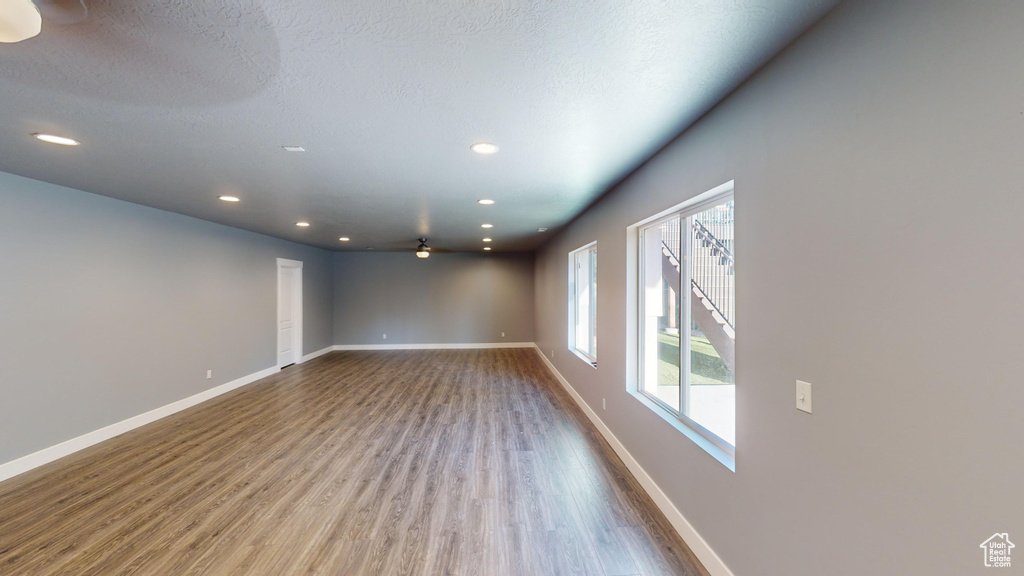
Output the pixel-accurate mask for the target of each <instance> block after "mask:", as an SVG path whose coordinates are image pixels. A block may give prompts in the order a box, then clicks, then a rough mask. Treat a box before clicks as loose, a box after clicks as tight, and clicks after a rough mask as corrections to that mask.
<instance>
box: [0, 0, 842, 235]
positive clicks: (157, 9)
mask: <svg viewBox="0 0 1024 576" xmlns="http://www.w3.org/2000/svg"><path fill="white" fill-rule="evenodd" d="M836 3H837V1H836V0H805V1H796V0H730V1H725V0H702V1H683V0H677V1H656V0H643V1H639V0H638V1H632V2H627V1H624V0H589V1H563V2H549V1H541V0H439V1H426V0H420V1H410V0H346V1H337V0H293V1H290V2H255V1H252V0H135V1H128V0H124V1H116V0H86V5H87V6H88V11H89V12H88V17H87V18H85V19H84V20H81V21H79V22H75V23H72V24H66V25H62V24H57V23H54V22H55V21H54V20H51V21H49V22H47V21H44V23H43V32H42V33H41V34H40V35H39V36H38V37H36V38H33V39H31V40H28V41H25V42H22V43H19V44H0V170H3V171H5V172H11V173H14V174H20V175H23V176H28V177H30V178H36V179H39V180H44V181H48V182H54V183H57V184H62V185H66V186H71V187H73V188H78V189H81V190H86V191H89V192H94V193H97V194H103V195H106V196H111V197H114V198H120V199H123V200H128V201H131V202H137V203H139V204H145V205H148V206H154V207H157V208H162V209H165V210H170V211H173V212H179V213H182V214H188V215H191V216H196V217H199V218H203V219H206V220H211V221H214V222H220V223H223V224H227V225H230V226H236V227H239V228H244V229H247V230H252V231H255V232H261V233H265V234H269V235H272V236H277V237H280V238H286V239H290V240H295V241H298V242H303V243H306V244H311V245H316V246H321V247H324V248H329V249H335V250H337V249H365V248H366V247H368V246H372V247H374V248H376V249H385V250H386V249H395V248H399V247H404V248H412V247H414V246H415V244H416V242H415V238H416V237H418V236H421V235H425V236H428V237H430V239H431V245H433V246H435V247H439V248H449V249H455V250H467V251H468V250H473V251H475V250H479V249H480V247H481V246H482V244H481V242H480V239H481V238H482V237H483V236H484V234H482V232H484V231H483V230H481V228H480V224H481V223H482V222H491V223H493V224H494V229H493V230H491V231H490V232H488V234H487V235H489V236H492V237H493V238H494V240H495V241H494V243H493V246H494V249H495V250H498V251H507V250H532V249H534V248H536V247H537V246H538V245H539V244H540V243H542V242H543V241H544V239H545V237H546V235H545V234H538V233H537V228H538V227H547V228H550V229H551V231H552V232H553V231H555V230H556V229H557V227H558V226H560V225H562V224H564V223H566V222H567V221H568V220H570V219H571V218H572V217H574V216H575V215H576V214H578V213H579V212H580V211H581V210H582V209H583V208H584V207H585V206H587V205H588V204H589V203H590V202H592V201H593V200H594V199H595V198H596V197H597V196H598V195H600V194H601V193H602V192H604V191H605V190H606V189H607V188H608V187H609V186H610V185H611V184H613V183H614V182H616V181H617V180H619V179H621V178H622V177H623V176H625V175H626V174H628V173H629V172H630V171H631V170H633V169H634V168H636V167H637V166H638V165H639V164H640V163H641V162H642V161H643V160H645V159H646V158H647V157H649V156H650V155H651V154H652V153H653V152H654V151H656V150H657V149H659V148H660V147H661V146H663V145H664V144H665V143H667V142H668V141H669V140H670V139H671V138H672V137H673V136H674V135H676V134H677V133H678V132H679V131H680V130H681V129H682V128H684V127H685V126H687V125H688V124H689V123H691V122H693V121H694V120H695V119H696V118H697V117H699V116H700V115H701V114H702V113H704V112H705V111H707V110H708V109H709V108H710V107H711V106H712V105H714V104H715V103H716V102H717V101H719V100H720V99H721V98H722V97H724V96H725V95H726V94H728V92H729V91H731V90H732V89H733V88H735V87H736V86H737V85H738V84H739V83H741V82H742V81H743V80H744V79H745V78H746V77H748V76H749V75H750V74H751V73H752V72H754V71H755V70H756V69H757V68H758V67H760V66H761V65H762V64H764V63H765V62H766V61H767V60H768V59H770V58H771V56H773V55H774V54H776V53H777V52H778V51H779V50H780V49H781V48H783V47H784V46H785V45H786V44H787V43H788V42H790V41H791V40H792V39H793V38H795V37H796V36H797V35H798V34H799V33H800V32H802V31H803V30H805V29H806V28H807V27H808V26H809V25H810V24H812V23H813V22H814V21H816V20H817V19H818V18H820V17H821V16H822V15H823V14H824V13H825V12H827V11H828V10H829V9H831V8H832V7H833V6H834V5H835V4H836ZM34 132H48V133H55V134H60V135H66V136H70V137H72V138H76V139H78V140H80V141H82V143H83V144H82V146H79V147H77V148H63V147H57V146H53V145H48V144H43V143H41V142H38V141H36V140H35V139H33V138H31V137H30V136H29V135H30V134H31V133H34ZM478 141H488V142H494V143H496V144H497V145H498V146H499V147H500V149H501V150H500V152H499V153H498V154H496V155H493V156H480V155H476V154H474V153H472V152H471V151H470V150H469V146H470V144H472V143H474V142H478ZM284 145H300V146H303V147H305V148H306V150H307V152H305V153H289V152H285V151H283V150H282V148H281V146H284ZM220 194H233V195H236V196H239V197H241V198H242V202H241V203H239V204H233V205H228V204H225V203H223V202H220V201H218V200H216V196H217V195H220ZM485 197H486V198H493V199H495V200H496V201H497V204H495V205H494V206H480V205H478V204H477V203H476V200H477V199H479V198H485ZM299 220H308V221H309V222H311V224H312V226H310V227H309V228H305V229H300V228H297V227H296V226H295V222H296V221H299ZM549 234H550V232H549ZM341 235H346V236H349V237H351V238H352V242H351V243H349V244H342V243H340V242H339V241H338V237H339V236H341Z"/></svg>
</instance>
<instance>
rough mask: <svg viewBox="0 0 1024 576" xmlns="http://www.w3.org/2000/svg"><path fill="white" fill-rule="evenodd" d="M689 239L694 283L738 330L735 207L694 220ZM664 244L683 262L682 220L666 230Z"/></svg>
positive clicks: (730, 204)
mask: <svg viewBox="0 0 1024 576" xmlns="http://www.w3.org/2000/svg"><path fill="white" fill-rule="evenodd" d="M691 218H692V221H693V225H692V227H691V235H690V239H689V242H688V244H689V261H690V266H691V267H690V282H691V284H693V286H694V287H696V288H697V289H698V290H699V291H700V292H701V293H702V294H704V296H705V297H706V298H707V300H708V302H710V303H711V305H712V306H713V307H714V308H715V310H717V311H718V313H719V314H720V315H721V316H722V318H723V319H724V320H725V321H726V323H728V324H729V326H730V327H732V328H733V329H735V328H736V324H735V318H736V299H735V284H734V272H735V258H734V257H733V253H732V239H733V221H734V204H733V202H732V201H729V202H726V203H724V204H720V205H718V206H715V207H713V208H710V209H708V210H705V211H704V212H700V213H699V214H695V215H693V216H692V217H691ZM661 230H662V242H663V243H664V245H665V247H666V248H667V249H668V251H669V252H671V253H672V256H673V257H674V258H675V259H676V261H677V262H678V261H680V258H679V254H678V250H679V235H680V221H679V220H670V221H668V222H665V223H664V224H663V225H662V227H661Z"/></svg>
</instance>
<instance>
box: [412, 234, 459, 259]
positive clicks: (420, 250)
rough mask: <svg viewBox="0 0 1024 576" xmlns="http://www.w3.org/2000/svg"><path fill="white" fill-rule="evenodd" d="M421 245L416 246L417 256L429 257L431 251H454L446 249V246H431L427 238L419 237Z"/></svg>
mask: <svg viewBox="0 0 1024 576" xmlns="http://www.w3.org/2000/svg"><path fill="white" fill-rule="evenodd" d="M419 241H420V245H419V246H417V247H416V257H417V258H429V257H430V254H431V252H452V251H451V250H445V249H444V248H431V247H430V246H427V239H426V238H419Z"/></svg>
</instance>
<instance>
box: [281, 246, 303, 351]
mask: <svg viewBox="0 0 1024 576" xmlns="http://www.w3.org/2000/svg"><path fill="white" fill-rule="evenodd" d="M301 360H302V262H299V261H296V260H285V259H284V258H278V259H277V366H278V368H284V367H285V366H290V365H292V364H298V363H299V362H300V361H301Z"/></svg>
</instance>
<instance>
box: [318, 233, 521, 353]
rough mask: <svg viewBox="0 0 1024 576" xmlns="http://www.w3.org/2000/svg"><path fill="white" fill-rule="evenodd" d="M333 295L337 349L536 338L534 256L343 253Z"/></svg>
mask: <svg viewBox="0 0 1024 576" xmlns="http://www.w3.org/2000/svg"><path fill="white" fill-rule="evenodd" d="M334 294H335V300H334V343H335V344H419V343H430V344H438V343H440V344H453V343H476V342H532V341H533V255H532V254H500V253H495V254H468V253H458V254H433V255H431V256H430V258H427V259H425V260H421V259H419V258H417V257H416V256H415V255H414V254H412V253H411V252H409V253H404V252H403V253H399V252H379V253H372V254H371V253H355V252H338V253H335V255H334ZM502 332H505V337H504V338H502V337H501V333H502ZM382 334H387V335H388V337H387V340H384V339H382V337H381V335H382Z"/></svg>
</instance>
